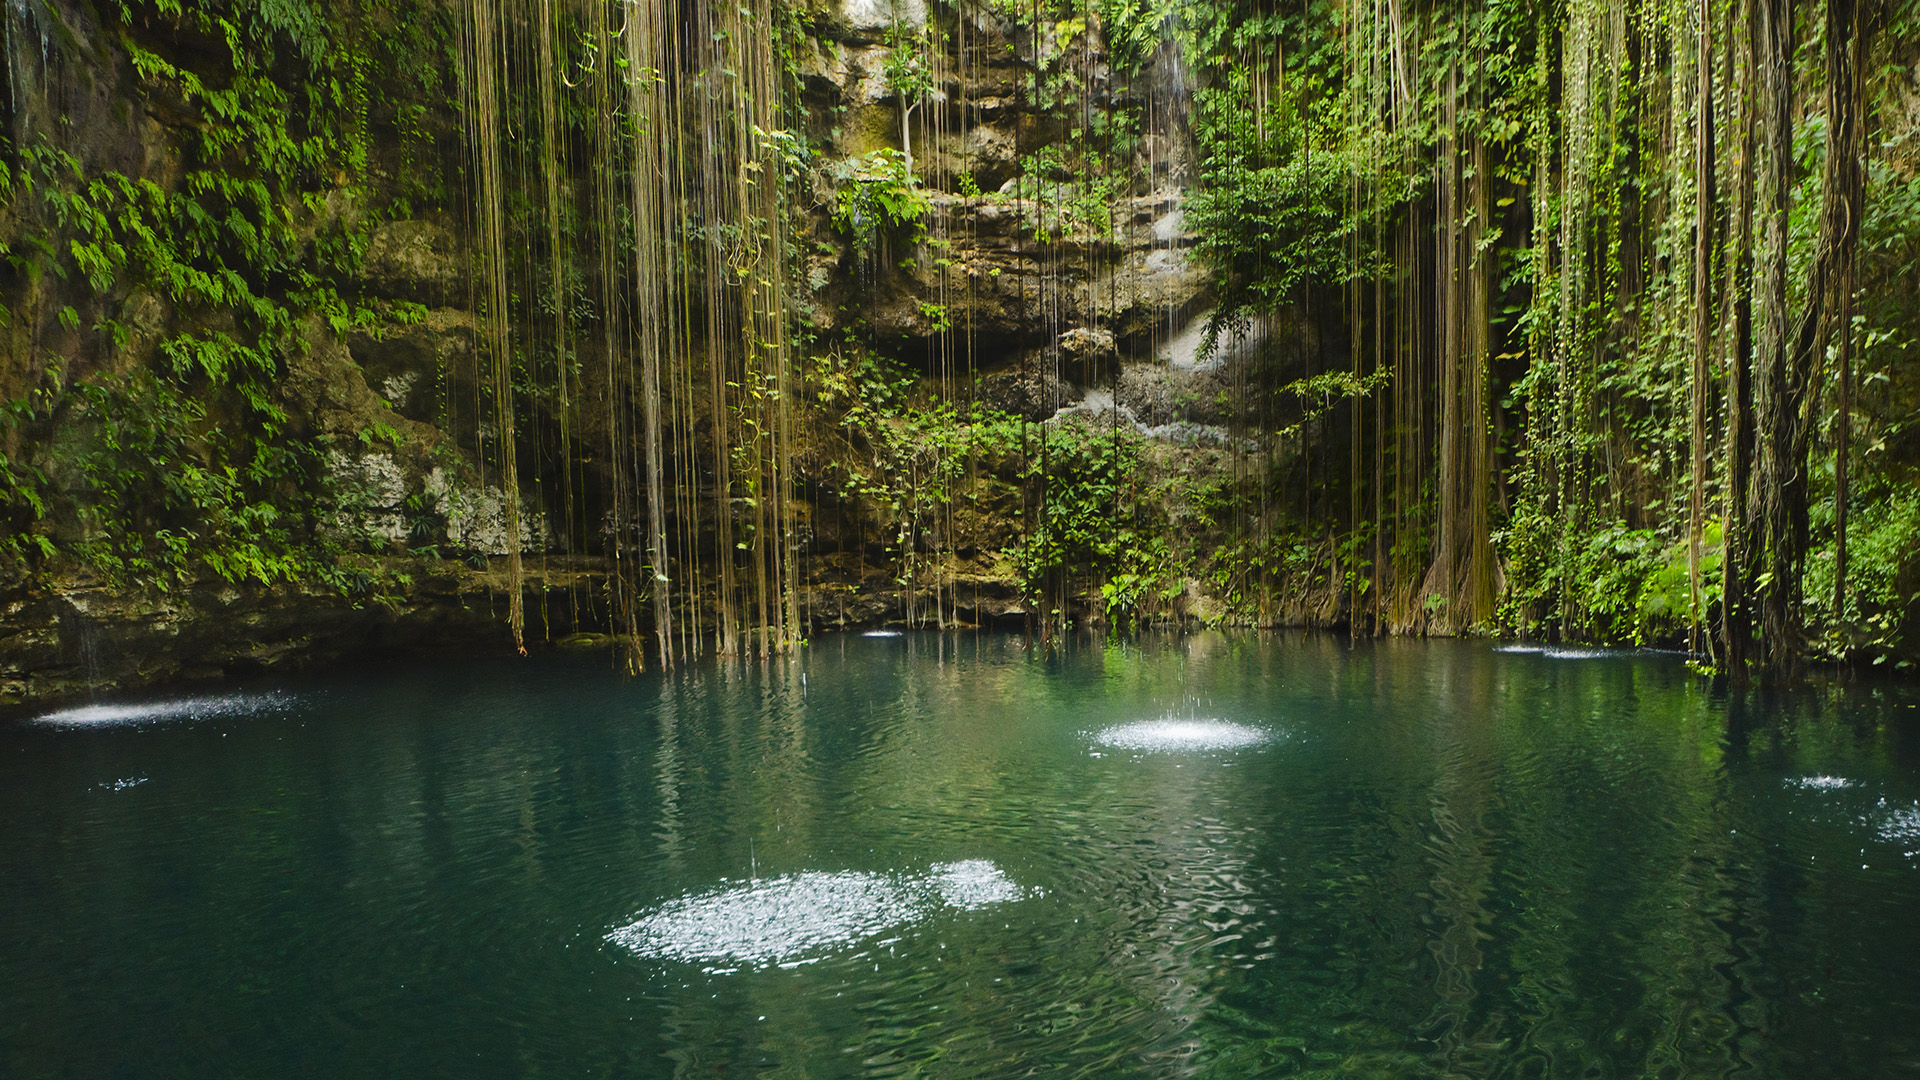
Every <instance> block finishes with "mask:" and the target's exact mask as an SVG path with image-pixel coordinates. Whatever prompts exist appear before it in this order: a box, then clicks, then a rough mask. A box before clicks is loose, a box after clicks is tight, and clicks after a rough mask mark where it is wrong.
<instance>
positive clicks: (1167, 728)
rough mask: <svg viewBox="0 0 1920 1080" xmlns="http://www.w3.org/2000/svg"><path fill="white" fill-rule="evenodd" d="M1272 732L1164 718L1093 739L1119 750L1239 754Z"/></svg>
mask: <svg viewBox="0 0 1920 1080" xmlns="http://www.w3.org/2000/svg"><path fill="white" fill-rule="evenodd" d="M1272 737H1273V736H1272V734H1271V733H1270V732H1266V731H1262V730H1260V729H1259V728H1252V727H1247V726H1246V725H1244V724H1230V723H1228V722H1226V721H1225V720H1180V719H1175V718H1174V717H1171V716H1169V717H1165V718H1162V719H1159V720H1141V721H1137V722H1135V723H1131V724H1117V725H1115V726H1113V727H1110V728H1107V729H1106V730H1104V731H1101V732H1100V733H1099V734H1097V735H1095V736H1094V739H1095V741H1097V742H1099V743H1100V744H1101V745H1102V746H1111V747H1115V748H1116V749H1120V750H1172V751H1178V750H1238V749H1240V748H1241V747H1246V746H1257V745H1259V744H1260V743H1263V742H1266V741H1267V740H1268V739H1270V738H1272Z"/></svg>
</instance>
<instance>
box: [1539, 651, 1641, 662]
mask: <svg viewBox="0 0 1920 1080" xmlns="http://www.w3.org/2000/svg"><path fill="white" fill-rule="evenodd" d="M1540 655H1541V656H1544V657H1546V658H1547V659H1549V660H1604V659H1606V658H1607V657H1610V656H1625V655H1627V654H1626V652H1625V650H1622V649H1542V650H1540Z"/></svg>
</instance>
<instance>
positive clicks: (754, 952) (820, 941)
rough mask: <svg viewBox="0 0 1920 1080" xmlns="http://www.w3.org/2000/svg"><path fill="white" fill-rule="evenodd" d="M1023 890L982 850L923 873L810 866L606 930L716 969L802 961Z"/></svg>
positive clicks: (629, 942)
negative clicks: (978, 854)
mask: <svg viewBox="0 0 1920 1080" xmlns="http://www.w3.org/2000/svg"><path fill="white" fill-rule="evenodd" d="M1025 895H1026V890H1024V889H1022V888H1021V887H1020V886H1019V885H1017V884H1015V883H1014V882H1013V881H1012V879H1010V878H1008V877H1007V876H1006V874H1004V873H1002V872H1001V870H1000V868H999V867H997V866H995V865H993V864H992V863H990V862H988V861H986V860H985V859H969V860H967V861H965V862H957V863H941V864H939V865H937V866H935V867H933V869H932V872H931V873H929V874H927V875H926V876H924V877H911V876H892V875H883V874H868V873H861V872H858V871H851V870H847V871H840V872H836V873H822V872H817V871H809V872H807V873H802V874H791V875H788V876H786V877H778V878H768V879H766V880H763V881H751V882H747V883H746V884H738V883H736V884H733V885H731V886H730V887H727V888H722V889H719V890H716V891H713V892H708V893H702V894H700V895H697V896H689V897H684V898H682V899H679V900H674V901H670V902H669V903H667V904H664V905H662V906H661V907H660V909H659V910H657V911H655V912H653V913H651V914H648V915H644V916H642V917H641V918H639V919H636V920H635V921H633V922H631V923H629V924H627V925H626V926H622V927H620V928H618V929H616V930H613V931H612V932H610V933H608V934H607V940H608V941H609V942H611V943H613V944H615V945H619V946H621V947H623V948H626V949H630V950H632V951H633V952H634V953H636V954H638V955H640V956H644V957H648V958H651V959H659V960H678V961H681V962H683V963H689V964H698V965H700V966H701V968H702V970H704V971H706V972H707V973H708V974H712V975H722V974H728V973H731V972H734V971H738V970H740V969H741V968H743V967H766V966H777V967H797V966H799V965H801V964H809V963H813V962H815V961H817V960H820V959H821V958H822V956H823V954H825V953H828V952H831V951H832V950H834V949H837V948H841V947H844V946H847V945H851V944H854V943H855V942H858V941H863V940H865V939H867V938H872V937H877V936H879V935H880V934H882V933H885V932H887V931H889V930H894V929H897V928H900V927H904V926H907V925H909V924H911V923H915V922H918V921H920V920H921V919H924V918H926V917H927V916H929V915H931V914H932V913H933V912H934V911H936V910H938V909H939V908H940V907H941V906H943V905H944V906H946V907H950V908H957V909H959V910H961V911H975V910H978V909H980V908H984V907H988V906H991V905H993V904H1002V903H1009V902H1011V901H1015V900H1019V899H1021V898H1022V897H1024V896H1025Z"/></svg>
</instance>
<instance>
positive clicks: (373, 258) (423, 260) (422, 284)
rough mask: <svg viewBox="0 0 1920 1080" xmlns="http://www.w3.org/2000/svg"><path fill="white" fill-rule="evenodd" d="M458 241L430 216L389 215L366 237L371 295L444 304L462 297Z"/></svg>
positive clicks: (463, 279) (463, 281)
mask: <svg viewBox="0 0 1920 1080" xmlns="http://www.w3.org/2000/svg"><path fill="white" fill-rule="evenodd" d="M463 266H464V260H463V259H462V258H461V251H460V244H459V241H458V240H456V239H455V238H454V235H453V233H452V231H451V230H449V229H447V228H445V227H443V226H441V225H439V224H436V223H434V222H431V221H424V220H419V219H406V220H402V221H389V222H387V223H385V224H383V225H381V226H379V227H378V228H376V229H375V230H374V232H373V237H372V239H371V240H369V241H368V243H367V258H366V268H365V270H364V271H363V278H364V280H365V282H366V285H367V289H368V291H369V292H371V293H373V295H375V296H380V297H385V298H387V299H389V300H409V301H412V302H414V303H417V304H425V305H426V306H428V307H445V306H448V305H451V304H455V303H459V302H462V301H464V300H465V296H466V290H467V281H466V275H465V274H464V273H463Z"/></svg>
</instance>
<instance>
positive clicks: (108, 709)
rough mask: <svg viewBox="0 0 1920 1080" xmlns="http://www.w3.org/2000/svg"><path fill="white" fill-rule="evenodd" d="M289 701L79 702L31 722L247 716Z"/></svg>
mask: <svg viewBox="0 0 1920 1080" xmlns="http://www.w3.org/2000/svg"><path fill="white" fill-rule="evenodd" d="M291 701H292V699H291V698H289V697H288V696H287V695H285V694H228V695H225V696H223V697H206V698H183V699H180V700H176V701H135V702H117V703H114V704H106V705H82V706H80V707H78V708H73V709H62V710H61V711H59V712H51V713H47V714H46V715H44V716H36V717H34V718H33V720H32V722H33V723H36V724H45V725H46V726H48V727H128V726H136V725H140V724H153V723H160V722H162V721H167V720H205V719H209V718H212V717H221V716H247V715H251V714H253V713H258V712H265V711H267V710H269V709H277V708H285V707H286V706H287V705H288V704H290V703H291Z"/></svg>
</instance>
